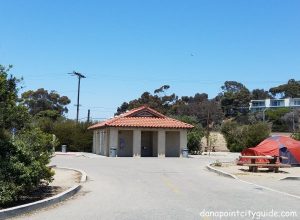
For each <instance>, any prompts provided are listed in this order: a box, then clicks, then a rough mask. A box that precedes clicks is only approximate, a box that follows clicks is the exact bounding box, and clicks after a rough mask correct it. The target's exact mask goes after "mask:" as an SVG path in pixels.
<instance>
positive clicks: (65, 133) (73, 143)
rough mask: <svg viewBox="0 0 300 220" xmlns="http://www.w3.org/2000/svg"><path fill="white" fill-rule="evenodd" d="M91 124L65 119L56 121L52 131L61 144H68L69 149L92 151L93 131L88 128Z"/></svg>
mask: <svg viewBox="0 0 300 220" xmlns="http://www.w3.org/2000/svg"><path fill="white" fill-rule="evenodd" d="M89 126H90V124H89V123H86V122H80V123H77V122H76V121H73V120H65V121H61V122H56V123H55V124H54V128H53V131H52V132H53V134H55V136H56V137H57V138H58V140H59V142H60V143H61V144H65V145H67V150H68V151H83V152H92V147H93V133H92V131H89V130H87V128H88V127H89ZM57 150H60V148H58V149H57Z"/></svg>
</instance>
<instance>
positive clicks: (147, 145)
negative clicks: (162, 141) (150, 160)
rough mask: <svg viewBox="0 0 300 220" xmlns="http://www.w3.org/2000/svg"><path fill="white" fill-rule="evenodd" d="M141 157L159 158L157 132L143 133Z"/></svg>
mask: <svg viewBox="0 0 300 220" xmlns="http://www.w3.org/2000/svg"><path fill="white" fill-rule="evenodd" d="M141 156H142V157H157V132H155V131H142V132H141Z"/></svg>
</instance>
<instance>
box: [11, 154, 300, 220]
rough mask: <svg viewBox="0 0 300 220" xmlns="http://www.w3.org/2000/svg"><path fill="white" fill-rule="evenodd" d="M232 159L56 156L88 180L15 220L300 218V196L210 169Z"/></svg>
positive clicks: (58, 160) (54, 161)
mask: <svg viewBox="0 0 300 220" xmlns="http://www.w3.org/2000/svg"><path fill="white" fill-rule="evenodd" d="M230 157H231V156H230V155H227V156H226V157H223V156H216V157H208V156H204V157H197V158H190V159H184V158H105V157H101V158H99V157H98V158H88V157H76V156H56V157H54V158H53V162H52V163H53V164H57V165H59V166H68V167H74V168H78V169H81V170H84V171H86V172H87V174H88V178H89V180H88V181H87V182H86V183H85V184H84V186H83V188H82V190H81V192H80V193H79V194H78V195H77V196H75V197H74V198H73V199H70V200H68V201H65V202H63V203H61V204H60V205H59V206H55V207H52V208H48V209H45V210H41V211H40V212H37V213H33V214H31V215H27V216H23V217H20V218H16V219H31V220H36V219H42V220H47V219H49V220H50V219H51V220H52V219H56V220H60V219H72V220H75V219H80V220H85V219H105V220H106V219H118V220H122V219H136V220H141V219H152V220H153V219H170V220H174V219H175V220H176V219H178V220H183V219H195V220H196V219H197V220H199V219H201V218H200V212H202V211H203V210H205V211H236V210H239V211H248V210H250V211H271V210H275V211H296V212H297V213H298V216H300V206H299V200H298V199H295V198H291V197H288V196H282V195H280V194H276V193H274V192H270V191H268V190H264V189H260V188H258V187H256V186H253V185H250V184H243V183H242V182H240V181H237V180H234V179H230V178H224V177H221V176H218V175H217V174H215V173H212V172H209V171H208V170H207V169H206V168H205V165H206V164H208V163H209V162H212V161H215V160H216V159H218V160H221V161H224V160H232V159H233V158H230ZM279 201H280V202H279ZM203 219H204V218H203ZM205 219H218V218H205ZM223 219H224V218H223ZM226 219H242V218H226ZM245 219H250V218H245ZM265 219H269V218H265ZM295 219H296V218H295Z"/></svg>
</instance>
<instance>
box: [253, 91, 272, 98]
mask: <svg viewBox="0 0 300 220" xmlns="http://www.w3.org/2000/svg"><path fill="white" fill-rule="evenodd" d="M270 98H272V95H270V94H269V92H268V91H265V90H264V89H254V90H252V96H251V99H254V100H259V99H270Z"/></svg>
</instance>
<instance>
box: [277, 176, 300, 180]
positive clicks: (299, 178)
mask: <svg viewBox="0 0 300 220" xmlns="http://www.w3.org/2000/svg"><path fill="white" fill-rule="evenodd" d="M280 180H300V176H288V177H284V178H282V179H280Z"/></svg>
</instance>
